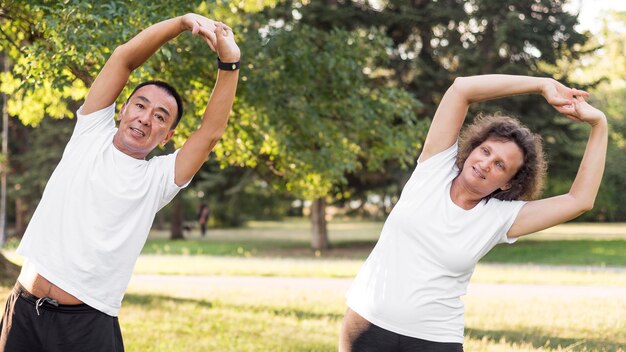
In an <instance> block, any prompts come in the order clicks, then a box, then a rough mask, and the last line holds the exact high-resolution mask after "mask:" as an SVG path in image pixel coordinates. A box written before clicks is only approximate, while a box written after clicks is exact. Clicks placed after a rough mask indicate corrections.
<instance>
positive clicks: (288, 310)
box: [124, 293, 343, 321]
mask: <svg viewBox="0 0 626 352" xmlns="http://www.w3.org/2000/svg"><path fill="white" fill-rule="evenodd" d="M169 303H173V304H192V305H197V306H200V307H201V308H206V309H213V308H219V309H229V310H235V311H247V312H252V313H265V314H270V315H274V316H279V317H294V318H296V319H297V320H320V319H324V320H331V321H337V320H340V319H342V318H343V313H331V312H312V311H309V310H304V309H298V308H295V307H279V306H267V305H248V304H241V305H238V304H228V303H223V302H220V301H207V300H203V299H194V298H180V297H171V296H166V295H160V294H136V293H131V294H127V295H125V296H124V304H130V305H138V306H142V307H145V309H151V307H158V309H161V308H160V307H162V306H164V305H167V304H169Z"/></svg>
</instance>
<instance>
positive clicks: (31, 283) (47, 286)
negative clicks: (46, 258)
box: [17, 264, 83, 305]
mask: <svg viewBox="0 0 626 352" xmlns="http://www.w3.org/2000/svg"><path fill="white" fill-rule="evenodd" d="M17 281H18V282H19V283H20V285H22V286H23V287H24V288H25V289H26V291H28V292H29V293H30V294H32V295H33V296H36V297H39V298H41V297H49V298H52V299H54V300H56V301H57V302H58V303H59V304H70V305H76V304H82V303H83V302H82V301H81V300H79V299H78V298H76V297H74V296H72V295H71V294H69V293H67V292H65V291H64V290H63V289H61V288H60V287H58V286H57V285H55V284H53V283H52V282H50V281H48V280H47V279H46V278H45V277H43V276H41V275H39V274H38V273H37V272H36V271H35V270H34V268H33V267H32V266H30V265H28V264H25V265H24V266H23V267H22V271H21V272H20V276H19V277H18V278H17Z"/></svg>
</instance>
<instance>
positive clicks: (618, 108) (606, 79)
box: [560, 11, 626, 221]
mask: <svg viewBox="0 0 626 352" xmlns="http://www.w3.org/2000/svg"><path fill="white" fill-rule="evenodd" d="M598 48H599V49H598ZM585 49H586V50H587V51H589V52H591V53H590V54H589V55H586V56H585V57H583V58H582V59H581V60H580V61H577V62H573V63H569V62H561V63H560V65H561V66H562V67H564V68H565V69H567V70H569V72H571V75H572V77H573V79H575V80H576V81H578V82H580V83H581V84H584V85H590V86H593V89H592V91H591V93H592V100H593V103H594V104H596V105H598V107H599V108H600V109H601V110H602V111H604V112H605V114H606V115H607V118H608V120H609V128H610V134H609V148H608V152H607V161H606V165H607V166H606V172H605V175H604V178H603V182H602V187H600V191H599V193H598V198H597V199H596V203H595V207H594V209H593V210H592V211H590V212H589V213H587V214H585V215H584V216H583V217H582V219H583V220H585V221H589V220H600V221H625V220H626V209H624V206H623V204H624V201H623V191H624V189H626V176H625V175H626V120H625V119H624V116H626V103H624V102H625V101H626V78H625V77H626V57H625V56H624V53H626V12H615V11H613V12H609V13H606V14H604V18H603V19H602V27H601V29H600V31H599V32H598V33H595V34H594V35H593V36H591V40H590V41H589V43H588V44H587V46H586V47H585Z"/></svg>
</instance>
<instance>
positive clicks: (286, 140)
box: [0, 0, 423, 248]
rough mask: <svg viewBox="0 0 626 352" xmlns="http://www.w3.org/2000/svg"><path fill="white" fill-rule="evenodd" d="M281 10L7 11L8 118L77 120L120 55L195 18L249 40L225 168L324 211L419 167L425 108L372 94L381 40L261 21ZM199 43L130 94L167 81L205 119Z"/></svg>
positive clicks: (401, 97) (173, 47) (37, 6)
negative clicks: (136, 37) (161, 27)
mask: <svg viewBox="0 0 626 352" xmlns="http://www.w3.org/2000/svg"><path fill="white" fill-rule="evenodd" d="M273 3H274V2H272V1H261V2H255V3H254V5H251V4H250V3H240V4H220V6H217V5H216V6H213V5H212V4H207V3H206V2H201V1H197V2H195V3H186V4H182V3H180V2H174V1H166V2H159V3H147V4H142V6H141V7H137V6H131V5H129V4H126V3H124V2H117V1H106V2H99V3H97V4H96V3H93V4H92V3H85V2H70V3H66V2H60V1H59V2H50V1H43V0H42V1H35V0H33V1H30V2H28V3H23V2H4V3H2V10H1V12H0V13H1V14H2V16H3V17H2V18H3V20H2V22H1V25H2V26H3V32H2V34H3V36H4V37H0V40H1V41H2V42H3V43H9V44H7V45H10V46H11V47H12V51H11V54H10V58H11V59H12V61H13V64H14V65H13V70H12V72H11V73H10V74H8V75H4V76H3V80H2V87H1V89H2V91H4V92H6V93H8V94H10V97H11V99H10V100H9V112H10V114H12V115H13V116H17V117H18V118H19V119H20V120H21V121H22V122H23V123H24V124H29V125H37V124H38V123H39V122H40V121H41V120H42V119H43V118H44V116H47V117H64V116H72V108H71V105H72V103H73V102H76V101H81V100H82V99H83V98H84V95H85V93H86V87H89V86H90V84H91V82H92V81H93V79H94V76H95V74H96V73H97V72H98V70H99V69H100V68H101V66H102V65H103V63H104V62H105V59H106V58H107V57H108V55H110V53H111V51H112V50H113V49H114V48H115V47H116V46H117V45H119V44H120V43H122V42H123V41H125V40H127V39H128V38H130V37H131V36H132V34H134V33H136V32H137V31H139V30H140V29H141V28H144V27H145V26H147V24H149V23H154V22H157V21H158V20H160V19H162V18H166V17H170V16H171V14H172V13H185V12H188V11H194V12H198V13H201V14H206V15H208V16H209V17H214V18H219V19H221V20H224V21H225V22H227V23H229V24H230V25H232V26H233V27H234V29H235V32H236V33H237V35H238V36H240V37H243V38H238V41H239V42H241V43H242V45H241V47H242V51H243V57H244V66H243V70H242V82H241V85H240V87H241V88H240V91H239V94H238V97H237V100H236V101H235V107H234V115H235V116H233V119H232V123H231V125H230V128H229V129H228V131H227V132H226V134H225V136H224V139H223V142H222V143H221V144H219V145H218V148H216V156H217V159H218V160H220V162H222V163H223V164H224V165H235V166H245V167H253V168H256V169H257V170H258V172H259V173H261V174H268V175H269V174H271V175H275V176H276V178H274V179H275V180H278V181H276V182H275V186H276V187H277V188H279V189H280V188H282V189H284V190H288V191H290V192H293V193H294V194H298V195H302V196H304V197H307V198H309V199H314V200H317V202H318V204H322V205H323V204H324V203H323V199H324V198H325V197H326V196H328V195H330V194H332V190H333V188H334V187H335V186H336V185H338V184H341V183H343V182H345V174H346V173H347V172H358V171H359V170H365V169H372V170H373V169H377V168H381V166H382V165H383V162H384V161H385V160H388V159H395V160H399V162H400V163H405V164H406V163H408V162H410V160H411V157H409V155H410V154H413V153H407V151H411V150H415V149H417V148H418V147H419V145H418V144H417V142H416V141H417V138H416V137H417V136H418V135H419V133H420V132H423V129H421V130H420V128H418V127H419V126H418V124H417V122H416V117H415V116H416V115H415V113H414V110H415V107H416V106H417V102H416V101H415V99H413V98H411V97H410V95H409V94H407V93H406V92H404V91H403V90H401V89H397V88H393V87H387V86H381V85H379V86H377V87H376V89H374V86H373V84H372V82H373V81H372V79H371V77H370V76H369V74H370V73H371V72H374V70H375V69H376V67H377V66H379V65H380V63H378V61H380V60H381V59H385V60H386V59H387V57H386V55H384V48H385V47H387V46H388V44H384V43H382V42H381V39H384V38H383V37H382V36H381V35H380V34H377V33H371V32H370V31H369V30H367V31H364V30H360V31H354V32H347V31H341V30H338V31H333V32H328V33H327V32H323V31H318V30H315V29H314V28H307V27H303V26H293V23H287V24H285V25H280V24H279V23H278V22H272V20H271V19H267V18H264V17H261V16H255V13H256V12H258V11H259V10H261V9H262V8H263V7H264V6H266V5H272V4H273ZM209 5H211V6H209ZM26 37H28V38H29V39H28V40H26V39H24V38H26ZM21 40H23V42H20V41H21ZM94 43H95V45H94ZM200 44H202V43H200ZM200 44H198V41H185V40H184V38H179V39H178V40H177V41H175V42H174V43H172V44H170V45H166V46H165V47H164V48H162V49H161V50H160V52H159V53H158V54H157V55H156V58H155V59H151V60H150V61H148V62H147V63H146V64H145V65H144V66H143V67H142V69H141V70H138V71H135V72H136V74H135V73H134V74H133V76H132V77H131V82H130V83H131V84H130V86H132V85H133V83H137V82H138V81H140V80H143V79H146V78H148V77H150V78H158V79H163V80H166V81H169V82H171V83H172V84H173V85H174V86H176V87H178V88H179V90H180V91H181V95H182V96H183V97H185V103H186V104H187V111H189V112H190V113H189V115H188V116H193V115H196V116H198V115H199V114H198V112H199V111H200V110H201V109H202V108H203V107H204V105H205V104H206V101H207V100H208V96H209V93H210V88H209V86H210V83H211V82H206V81H204V80H203V78H202V77H212V76H215V72H214V71H215V70H216V68H215V65H207V64H206V62H207V60H202V58H203V57H204V55H206V54H205V53H206V50H204V48H202V51H200V50H198V49H199V47H198V45H200ZM200 52H201V53H202V54H198V53H200ZM50 53H55V54H52V55H51V54H50ZM57 53H58V54H57ZM174 53H175V54H174ZM208 60H210V61H213V58H208ZM126 93H128V92H126ZM194 113H195V114H194ZM198 123H199V119H184V120H183V121H182V123H181V125H180V126H179V128H178V131H177V136H176V137H175V138H174V140H175V141H177V142H180V141H181V140H182V139H184V138H185V137H186V136H187V135H188V134H189V133H190V131H193V130H194V129H195V128H197V126H198ZM319 209H320V212H322V214H321V216H319V217H318V219H320V221H323V219H324V214H323V207H320V208H319ZM319 225H320V227H319V228H322V229H325V224H324V223H323V222H320V223H319ZM320 233H321V232H320ZM314 238H315V237H314ZM326 245H327V240H326V239H324V238H323V237H318V238H316V239H315V240H314V241H313V246H314V247H315V248H323V247H325V246H326Z"/></svg>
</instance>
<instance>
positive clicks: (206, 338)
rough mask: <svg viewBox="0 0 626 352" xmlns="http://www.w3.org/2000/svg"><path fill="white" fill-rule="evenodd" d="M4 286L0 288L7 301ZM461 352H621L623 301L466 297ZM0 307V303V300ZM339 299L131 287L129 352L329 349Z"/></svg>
mask: <svg viewBox="0 0 626 352" xmlns="http://www.w3.org/2000/svg"><path fill="white" fill-rule="evenodd" d="M7 291H8V288H3V289H1V290H0V294H2V297H5V296H6V292H7ZM464 300H465V302H466V327H467V328H466V342H465V350H466V351H473V352H474V351H477V352H481V351H493V352H522V351H537V352H539V351H624V349H623V346H626V320H625V319H624V318H623V317H624V316H626V301H625V300H619V299H613V300H602V299H590V298H562V297H527V298H526V297H524V298H519V297H516V298H515V299H514V300H512V299H510V298H509V297H493V296H490V297H489V298H488V299H485V298H484V297H473V296H468V297H466V298H465V299H464ZM0 303H3V302H0ZM344 311H345V305H344V297H343V294H342V293H338V292H329V291H324V290H322V289H310V288H308V289H297V288H283V289H277V288H268V287H265V288H259V287H247V288H241V289H232V288H227V287H213V288H210V289H207V290H204V291H195V290H193V288H191V287H189V288H182V289H181V288H180V287H166V286H165V287H159V288H154V287H142V286H138V285H131V287H129V290H128V294H127V295H126V297H125V299H124V302H123V306H122V310H121V312H120V322H121V327H122V333H123V336H124V341H125V347H126V349H127V350H128V351H155V352H157V351H167V352H183V351H185V352H194V351H198V352H199V351H237V352H246V351H276V352H283V351H285V352H287V351H336V349H337V338H338V332H339V327H340V324H341V319H342V317H343V312H344Z"/></svg>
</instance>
